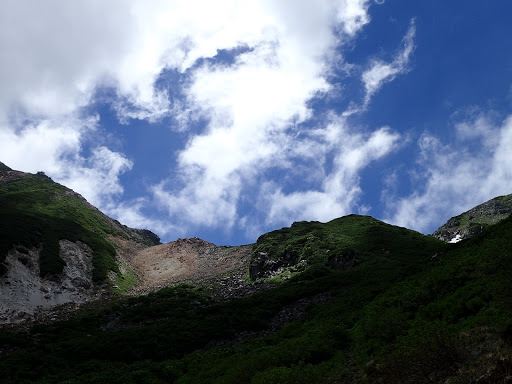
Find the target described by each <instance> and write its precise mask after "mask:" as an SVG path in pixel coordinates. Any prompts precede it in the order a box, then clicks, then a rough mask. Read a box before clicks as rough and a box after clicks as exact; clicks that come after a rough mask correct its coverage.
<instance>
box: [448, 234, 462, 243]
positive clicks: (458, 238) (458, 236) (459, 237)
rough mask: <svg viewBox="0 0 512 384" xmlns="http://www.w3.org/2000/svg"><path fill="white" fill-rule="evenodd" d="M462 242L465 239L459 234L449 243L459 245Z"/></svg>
mask: <svg viewBox="0 0 512 384" xmlns="http://www.w3.org/2000/svg"><path fill="white" fill-rule="evenodd" d="M461 240H463V239H462V236H461V235H459V234H457V235H456V236H455V237H454V238H453V239H451V240H450V241H449V243H452V244H454V243H458V242H459V241H461Z"/></svg>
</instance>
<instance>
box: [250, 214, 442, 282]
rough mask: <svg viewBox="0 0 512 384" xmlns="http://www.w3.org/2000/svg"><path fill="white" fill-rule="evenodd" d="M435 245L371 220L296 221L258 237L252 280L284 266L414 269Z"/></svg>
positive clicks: (297, 268) (292, 268)
mask: <svg viewBox="0 0 512 384" xmlns="http://www.w3.org/2000/svg"><path fill="white" fill-rule="evenodd" d="M439 246H440V244H439V241H437V240H436V239H433V238H431V237H426V236H424V235H422V234H421V233H418V232H415V231H412V230H409V229H406V228H402V227H397V226H393V225H389V224H386V223H384V222H382V221H380V220H377V219H374V218H373V217H371V216H359V215H348V216H345V217H341V218H338V219H334V220H332V221H330V222H328V223H320V222H295V223H293V224H292V226H291V227H290V228H282V229H280V230H276V231H272V232H269V233H267V234H264V235H262V236H260V237H259V238H258V240H257V242H256V245H255V247H254V250H253V262H252V263H251V277H252V278H253V279H257V278H258V277H262V276H267V275H269V272H272V270H274V271H275V270H276V266H279V267H281V269H283V268H282V267H285V268H284V273H285V274H286V273H287V272H290V271H293V272H294V271H301V270H303V269H304V268H305V267H306V266H311V265H327V266H331V267H333V268H335V269H349V268H352V267H353V266H355V265H357V264H360V263H362V262H367V261H371V262H373V263H390V262H396V263H399V264H401V265H402V266H404V265H407V266H408V268H413V269H414V268H415V267H416V266H417V265H421V264H422V263H423V262H424V261H425V260H429V259H430V257H431V256H432V255H434V254H435V253H436V251H437V250H438V249H439ZM282 273H283V272H282Z"/></svg>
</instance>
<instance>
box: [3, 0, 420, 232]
mask: <svg viewBox="0 0 512 384" xmlns="http://www.w3.org/2000/svg"><path fill="white" fill-rule="evenodd" d="M370 3H371V2H370V1H369V0H337V1H329V0H320V1H306V0H299V1H297V0H286V1H277V2H276V1H273V0H265V1H256V0H255V1H243V2H242V1H236V0H223V1H220V0H219V1H216V2H206V1H198V0H190V1H186V2H183V1H182V2H178V1H166V0H165V1H164V0H154V1H145V2H140V1H117V0H114V1H109V2H103V1H81V0H79V1H74V2H61V1H57V0H49V1H45V2H44V3H35V2H32V1H29V0H19V1H16V2H14V1H5V2H2V3H1V4H0V50H1V51H2V52H4V53H5V57H8V58H9V60H3V61H2V63H0V80H1V81H2V88H1V89H0V139H1V140H0V151H1V153H2V159H1V160H2V161H4V162H5V163H6V164H8V165H9V166H12V167H14V168H19V169H21V170H25V171H38V170H43V171H45V172H47V173H48V174H50V175H51V176H52V177H53V178H54V179H55V180H57V181H60V182H63V183H65V184H67V185H68V186H70V187H72V188H74V189H76V190H77V191H79V192H80V193H81V194H83V195H84V196H85V197H86V198H87V199H89V200H90V201H91V202H92V203H93V204H96V205H98V206H99V207H100V208H104V209H106V210H108V211H109V212H111V213H112V214H114V215H117V217H119V218H122V220H126V222H127V223H130V224H131V225H135V226H142V225H146V224H147V225H150V226H151V227H152V228H155V229H156V228H157V229H158V230H160V231H164V232H165V231H169V230H173V231H174V230H177V228H178V227H180V228H181V229H182V230H185V229H184V228H186V227H187V226H194V225H202V226H208V227H220V226H222V227H225V228H230V227H231V226H232V225H234V224H235V223H236V222H237V220H242V222H243V220H244V218H241V217H239V211H238V206H239V204H241V201H242V200H244V199H251V198H253V199H256V197H252V195H258V194H259V195H260V196H261V198H262V199H264V201H265V202H266V204H267V208H269V214H268V217H267V218H266V219H265V220H266V221H267V222H269V223H270V222H271V223H274V222H277V221H281V222H283V221H284V220H288V218H291V217H292V216H293V215H297V214H301V215H303V216H304V218H311V219H313V218H322V219H328V218H332V217H333V216H335V215H339V214H343V213H346V212H348V211H349V210H351V209H352V208H354V204H356V202H357V199H358V196H359V195H360V188H359V176H358V174H359V172H360V171H361V170H362V169H363V168H364V167H366V166H367V165H368V164H369V163H370V162H372V161H375V160H378V159H380V158H382V157H383V156H386V155H387V154H388V153H390V151H392V150H393V149H394V148H396V146H397V140H398V135H397V134H396V133H393V132H392V131H391V130H390V129H389V128H381V129H378V130H376V131H375V132H373V133H368V134H360V133H357V132H355V131H352V130H350V129H348V128H347V127H345V126H344V125H345V124H346V122H345V121H343V122H334V123H331V124H326V125H325V126H322V124H320V126H318V127H315V128H314V129H313V128H311V129H306V128H304V127H305V125H303V124H302V123H304V122H306V121H307V120H308V119H309V118H311V116H312V110H311V109H310V106H309V105H308V102H309V101H310V100H311V99H312V98H313V97H315V96H319V95H325V94H326V93H328V92H331V91H332V90H333V89H334V88H335V89H336V91H338V90H339V89H342V87H341V86H339V85H332V84H329V83H328V81H327V80H326V79H327V75H328V74H329V72H330V71H331V69H332V66H333V65H337V66H340V65H341V66H343V65H346V64H345V63H343V62H342V58H340V53H339V52H340V51H339V48H340V47H342V46H343V44H345V43H346V42H347V41H349V40H352V39H354V38H355V37H356V36H357V34H358V32H359V31H360V30H361V29H362V28H363V27H364V26H365V25H366V24H367V23H369V22H370V17H369V13H368V8H369V6H370ZM414 32H415V28H414V23H411V26H410V28H409V31H408V33H407V35H406V36H405V37H404V39H403V46H402V48H401V50H400V52H399V53H398V56H397V57H396V58H395V60H394V61H393V62H391V63H384V62H382V61H374V62H372V66H371V68H370V69H369V70H368V71H366V72H365V73H364V74H363V82H364V86H365V90H366V102H368V100H369V99H370V97H371V96H372V95H373V94H374V93H375V92H377V91H378V89H379V88H380V87H381V86H382V84H384V83H385V82H387V81H390V80H392V79H393V78H394V77H395V76H396V75H398V74H400V73H403V72H404V71H406V70H407V65H408V60H409V56H410V54H411V52H412V49H413V38H414ZM239 48H243V50H242V51H243V53H241V54H239V55H238V56H237V57H236V58H235V63H234V64H232V65H219V64H212V63H211V62H209V61H204V60H203V61H199V60H200V59H205V58H212V57H215V56H216V55H217V53H218V50H222V49H226V50H233V49H239ZM340 59H341V62H340ZM165 70H169V71H175V72H177V73H178V75H180V76H182V78H184V79H186V80H187V81H186V82H185V83H184V84H185V85H184V86H183V89H181V91H182V94H184V99H181V98H180V99H173V98H172V97H173V96H172V92H170V91H169V90H167V89H165V88H157V87H156V86H155V82H156V81H157V79H158V78H159V76H160V75H161V74H162V71H165ZM173 86H174V85H173ZM176 86H181V85H176ZM105 88H106V89H108V90H109V91H110V92H108V93H109V94H111V95H113V96H112V99H111V100H110V102H111V103H112V107H113V108H114V110H115V111H116V112H117V114H118V117H119V119H120V121H121V122H123V123H130V120H131V119H144V120H148V121H151V122H156V121H159V119H161V118H163V117H170V116H172V117H173V118H174V119H175V120H176V121H177V122H178V123H179V125H180V126H179V128H180V129H181V130H182V131H185V130H186V129H187V125H189V123H190V122H191V121H197V119H198V118H199V117H201V118H205V119H207V120H208V121H209V123H208V125H207V127H206V128H205V129H204V131H202V132H192V131H189V132H187V134H189V135H190V136H189V137H190V139H189V141H188V143H187V145H186V147H185V148H184V149H183V150H182V151H181V152H180V153H179V156H178V159H177V164H178V167H177V169H176V174H177V177H176V178H175V179H169V180H164V181H162V182H160V183H158V184H157V185H154V186H152V188H151V193H152V197H153V198H154V199H155V201H156V202H159V203H160V204H161V205H162V206H164V207H165V210H166V212H167V213H168V221H171V222H173V223H175V224H172V225H164V224H162V222H161V221H159V220H153V219H150V218H149V217H148V216H146V210H145V207H147V206H149V205H151V204H152V203H154V202H153V201H151V198H148V197H146V198H140V199H136V200H133V201H131V202H120V201H119V198H120V197H121V195H122V193H123V188H122V183H121V181H120V175H122V174H123V173H125V172H128V171H129V170H130V169H131V168H132V165H133V164H132V160H130V159H129V158H128V156H127V155H125V154H123V153H121V152H119V151H114V150H112V149H109V148H107V147H106V146H105V143H104V142H103V141H101V140H99V139H98V140H97V142H94V137H95V135H98V136H99V135H101V134H102V132H104V130H103V129H105V128H104V127H101V123H102V122H101V121H98V117H97V116H96V115H95V112H90V110H89V108H91V107H92V106H94V102H95V100H94V97H95V95H96V92H97V91H98V90H101V89H105ZM27 119H28V121H31V123H30V124H27V123H26V121H27ZM335 119H336V117H335V118H334V120H335ZM340 121H341V120H340ZM128 128H129V127H127V129H128ZM91 137H92V138H93V139H92V140H93V143H92V151H90V154H89V155H86V154H85V151H84V142H85V140H86V138H87V140H91ZM88 144H90V145H91V143H88ZM27 154H30V155H29V156H27ZM327 163H329V164H327ZM327 165H328V166H327ZM276 169H278V170H279V171H280V172H282V173H283V174H284V176H283V178H284V180H282V181H284V182H286V181H287V180H289V179H290V178H302V179H303V180H304V182H305V184H306V185H305V186H304V188H303V189H301V190H300V191H297V190H295V191H289V190H287V189H286V187H285V186H284V184H285V183H276V181H275V180H274V181H272V182H271V180H272V177H271V176H269V175H268V174H269V173H272V172H273V171H274V170H276ZM270 188H272V189H270ZM249 190H250V191H251V196H249V194H248V193H247V192H248V191H249ZM248 196H249V197H248ZM304 204H309V205H310V208H308V209H307V210H304V209H301V205H304ZM130 209H131V210H130ZM362 209H366V208H364V207H362ZM258 213H259V214H260V215H265V212H263V211H262V210H260V211H259V212H258ZM279 217H281V218H279ZM285 218H286V219H285ZM293 219H295V217H294V218H293ZM246 221H247V220H246ZM136 223H142V225H141V224H136ZM247 226H248V227H249V226H250V225H249V224H247Z"/></svg>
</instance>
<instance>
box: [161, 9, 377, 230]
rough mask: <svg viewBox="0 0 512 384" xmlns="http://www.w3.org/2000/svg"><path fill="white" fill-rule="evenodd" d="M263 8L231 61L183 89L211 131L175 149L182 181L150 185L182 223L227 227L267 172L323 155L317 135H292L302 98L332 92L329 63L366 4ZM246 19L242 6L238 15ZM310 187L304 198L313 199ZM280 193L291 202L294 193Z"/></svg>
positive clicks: (202, 70)
mask: <svg viewBox="0 0 512 384" xmlns="http://www.w3.org/2000/svg"><path fill="white" fill-rule="evenodd" d="M259 4H260V5H259V6H257V7H256V6H255V5H254V8H251V9H250V10H251V13H250V19H251V21H250V22H249V21H247V25H246V26H244V27H243V31H244V32H245V35H244V34H242V35H244V36H246V39H245V40H243V42H244V44H245V45H246V46H247V47H249V48H250V49H248V50H246V51H245V52H243V53H241V54H239V55H238V56H237V57H236V59H235V62H234V64H233V65H230V66H224V65H213V64H209V63H206V64H204V65H202V66H201V67H199V68H197V69H195V71H194V73H193V76H192V81H191V83H190V86H189V87H188V88H187V89H186V91H185V93H186V97H187V99H186V101H187V103H186V107H187V108H189V110H190V109H192V110H195V111H197V113H201V114H202V115H203V116H206V117H207V118H208V119H209V125H208V129H207V130H206V131H205V133H203V134H200V135H196V136H193V137H192V138H191V139H190V141H189V142H188V145H187V147H186V148H185V149H184V150H183V151H182V152H181V153H180V155H179V170H180V173H179V176H180V177H181V181H182V183H183V187H181V188H180V189H176V188H172V185H171V183H170V182H169V183H165V182H163V183H160V184H158V185H156V186H155V187H154V188H153V191H154V194H155V197H156V198H157V199H158V200H159V201H160V202H161V203H162V204H163V205H165V206H166V207H167V209H168V212H169V214H170V215H171V217H176V218H177V219H178V220H180V219H181V220H185V221H187V222H189V223H195V224H202V225H207V226H214V225H219V223H221V224H222V225H223V226H227V227H230V226H232V225H233V224H234V223H235V222H236V220H237V218H238V216H237V204H238V203H239V199H240V195H241V193H242V190H243V189H244V188H245V187H247V184H249V183H251V180H253V179H254V178H258V176H259V175H262V174H263V173H265V172H267V171H268V170H269V169H270V168H282V169H289V168H290V164H291V160H292V159H293V160H295V161H296V160H297V158H298V157H299V155H304V154H306V153H309V155H305V156H309V157H321V156H322V155H321V153H319V152H318V151H320V152H322V151H325V150H326V149H325V148H324V147H325V144H324V143H319V142H318V141H316V140H298V139H297V135H301V134H303V135H306V136H308V133H307V132H301V128H300V124H301V123H303V122H304V121H306V120H307V119H308V118H310V117H311V113H312V111H311V109H310V108H309V107H308V105H307V102H308V101H309V100H310V99H311V98H312V97H314V96H315V95H318V94H322V93H326V92H328V91H329V90H330V87H331V86H330V84H329V83H328V82H327V81H326V79H325V72H326V70H327V69H328V68H327V67H326V63H328V62H329V60H331V59H332V58H333V57H334V56H336V52H335V48H337V47H338V46H339V44H341V43H342V42H343V39H349V38H352V37H353V36H354V35H355V34H356V33H357V31H359V30H360V29H361V28H362V27H363V26H364V25H365V24H366V23H368V22H369V16H368V14H367V9H368V1H359V0H357V1H348V0H344V1H339V2H329V1H320V2H314V3H312V2H309V1H299V2H296V1H294V2H293V6H291V3H288V2H260V3H259ZM244 11H247V10H244ZM247 16H248V15H247V14H245V12H243V13H242V14H241V20H245V19H246V17H247ZM255 20H257V21H258V23H255ZM244 24H246V23H244ZM238 32H239V31H238ZM224 42H225V43H227V41H224ZM231 43H233V42H231ZM231 47H233V48H234V47H236V45H233V44H232V45H231ZM195 49H196V48H194V49H193V51H194V50H195ZM191 55H193V53H191ZM329 145H330V144H329ZM308 168H309V170H310V171H311V166H309V167H308ZM263 183H265V180H263ZM267 185H268V184H267ZM316 193H317V192H314V191H310V192H307V193H306V195H307V196H310V197H311V199H313V197H314V196H316ZM286 198H287V199H288V200H289V201H290V202H291V201H292V200H293V199H294V196H291V195H290V196H287V197H286ZM311 199H310V200H311ZM274 200H276V201H277V200H282V199H278V198H277V195H276V197H275V199H274ZM324 202H325V203H327V201H326V199H324ZM290 204H291V203H290ZM333 204H334V203H333ZM326 209H327V210H328V208H326ZM337 211H339V209H338V210H337ZM331 212H333V210H331Z"/></svg>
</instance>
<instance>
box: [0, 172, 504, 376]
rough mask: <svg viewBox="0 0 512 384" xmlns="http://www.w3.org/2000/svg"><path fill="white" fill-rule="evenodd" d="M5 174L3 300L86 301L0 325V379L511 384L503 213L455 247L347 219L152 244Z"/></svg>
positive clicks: (37, 182) (0, 206) (79, 202)
mask: <svg viewBox="0 0 512 384" xmlns="http://www.w3.org/2000/svg"><path fill="white" fill-rule="evenodd" d="M10 172H16V171H12V170H8V171H7V170H6V171H4V173H6V174H7V173H10ZM9 177H10V178H11V179H9V181H6V182H5V183H3V184H2V183H0V218H1V220H0V224H2V225H3V226H2V229H3V231H2V230H0V236H3V237H0V240H1V242H0V245H2V244H3V245H4V246H5V244H7V245H8V250H7V258H6V260H7V259H8V262H9V263H10V264H9V267H10V269H9V270H8V273H10V271H12V267H13V265H14V264H15V269H16V268H18V269H17V272H18V275H17V279H18V280H16V279H13V278H12V276H11V275H8V276H11V277H9V279H10V280H9V284H6V278H5V275H4V276H3V277H0V290H1V292H0V293H1V294H0V298H1V299H2V300H4V302H5V298H6V297H7V296H8V295H6V294H5V293H6V292H8V290H9V289H11V288H13V287H14V288H16V286H18V287H19V286H22V287H25V286H31V288H30V289H31V290H27V289H26V290H25V291H26V292H30V293H33V294H35V293H37V297H36V298H34V296H31V297H28V301H29V302H30V301H31V300H35V299H37V300H41V301H43V302H44V301H48V302H49V301H50V300H53V299H55V298H56V297H64V294H67V295H68V296H70V300H69V301H68V303H75V302H76V303H82V302H87V303H88V304H84V305H83V306H81V307H79V308H76V307H74V306H71V307H70V306H68V307H60V308H59V307H57V308H56V309H55V311H54V312H52V314H51V315H50V316H43V317H41V316H38V317H37V321H36V322H30V321H27V320H28V319H29V317H28V316H25V315H23V313H22V315H23V316H21V317H19V316H18V318H15V317H16V314H14V318H15V320H18V321H19V322H18V323H16V324H14V323H11V324H9V325H5V326H1V325H0V371H1V372H2V376H1V377H0V382H2V383H4V382H5V383H9V384H11V383H12V384H18V383H20V384H21V383H23V384H25V383H40V384H48V383H63V382H66V383H72V384H75V383H79V384H80V383H83V384H87V383H93V382H108V383H113V384H125V383H145V382H148V383H164V382H165V383H179V384H184V383H204V382H212V383H233V384H235V383H254V384H262V383H265V384H267V383H270V384H271V383H276V384H277V383H290V384H291V383H303V384H309V383H311V384H312V383H315V384H318V383H325V384H327V383H348V382H350V383H364V384H377V383H379V384H380V383H396V382H402V383H420V384H421V383H425V384H426V383H432V382H434V383H444V384H447V383H465V382H475V383H479V384H491V383H498V382H503V383H504V382H508V381H510V372H512V357H511V356H512V322H511V321H510V319H512V290H511V289H510V287H511V286H512V281H511V276H512V270H511V268H512V244H511V240H510V239H512V217H510V216H508V217H506V218H504V219H503V220H501V221H498V222H497V223H496V224H494V225H487V226H485V228H483V230H482V231H480V232H479V233H477V234H474V235H472V236H471V237H468V238H467V239H465V240H464V241H461V242H458V243H457V244H448V243H446V242H445V241H441V240H439V239H437V238H435V237H433V236H425V235H423V234H420V233H418V232H415V231H412V230H409V229H407V228H402V227H397V226H393V225H389V224H386V223H384V222H381V221H379V220H376V219H374V218H372V217H369V216H359V215H348V216H344V217H341V218H338V219H334V220H332V221H331V222H328V223H319V222H296V223H293V224H292V225H291V226H290V227H285V228H282V229H279V230H276V231H272V232H269V233H266V234H263V235H262V236H260V238H258V241H257V242H256V244H254V245H247V246H242V247H229V246H216V245H214V244H212V243H209V242H207V241H204V240H201V239H197V238H191V239H178V240H177V241H175V242H171V243H167V244H160V245H152V246H150V245H149V243H147V242H145V240H147V239H144V238H143V237H141V236H138V237H137V236H136V238H130V233H132V232H130V230H129V229H126V228H124V227H123V226H122V225H121V224H120V223H118V222H115V221H112V222H104V221H103V220H104V219H103V218H102V216H101V215H99V214H98V213H97V212H96V210H94V209H92V208H91V207H89V206H88V205H87V204H85V203H84V199H83V198H81V197H79V196H77V194H74V193H73V192H72V191H70V190H67V189H65V187H62V186H58V185H56V184H55V183H53V182H52V181H51V180H50V179H48V178H47V177H46V176H45V175H44V174H38V175H30V174H23V175H22V174H15V173H10V176H9ZM16 177H17V178H16ZM7 202H9V204H6V203H7ZM482 212H483V211H482ZM36 213H38V214H37V215H36ZM484 213H485V212H484ZM70 214H73V218H74V221H73V220H71V217H70V216H68V215H70ZM5 218H7V219H8V220H7V221H6V220H4V219H5ZM6 223H7V224H6ZM14 224H15V225H14ZM13 225H14V226H13ZM118 226H121V227H120V228H121V230H123V231H124V232H116V231H115V228H118ZM19 229H30V231H21V233H20V231H16V230H19ZM49 229H51V230H52V231H50V232H49V233H48V232H47V231H48V230H49ZM133 233H135V234H137V232H133ZM6 235H12V236H14V238H8V237H6ZM29 235H32V236H29ZM64 235H65V236H64ZM139 235H140V234H139ZM62 236H64V237H62ZM134 236H135V235H134ZM136 240H138V241H136ZM6 241H7V242H6ZM47 244H53V245H54V246H53V248H52V247H50V250H51V251H52V253H51V254H50V255H48V254H47V255H46V256H45V257H50V261H52V262H53V263H54V264H51V265H50V266H47V267H46V269H47V271H50V272H46V273H43V274H41V273H40V266H38V263H39V264H41V263H40V260H39V261H38V258H39V259H40V258H41V255H42V254H43V251H44V250H45V247H46V246H47ZM3 249H5V247H4V248H3ZM46 252H48V249H47V250H46ZM95 252H96V253H95ZM102 252H103V253H102ZM112 252H114V253H112ZM59 257H60V258H61V259H62V262H63V263H62V264H60V262H59ZM95 258H96V265H94V263H93V262H94V260H95ZM109 261H113V262H114V263H115V264H109ZM11 262H12V263H11ZM46 262H48V260H47V261H46ZM101 262H103V263H104V264H102V263H101ZM137 262H138V263H139V264H137ZM43 265H44V264H43ZM72 266H74V267H75V268H74V269H73V268H71V267H72ZM50 267H51V268H50ZM95 267H96V268H100V269H99V271H100V272H101V273H99V274H98V273H97V274H96V280H95V279H94V276H95V275H94V268H95ZM38 268H39V269H38ZM52 268H54V269H52ZM59 268H62V269H61V270H60V272H59ZM27 271H28V272H27ZM51 271H53V272H51ZM84 271H88V272H87V273H84ZM29 272H30V273H32V274H31V275H30V274H29ZM177 274H178V275H177ZM180 276H181V277H180ZM85 277H87V279H86V278H85ZM159 278H160V279H159ZM137 280H138V281H137ZM23 281H24V282H26V284H25V285H23V284H21V283H20V282H23ZM41 282H45V285H42V284H41ZM155 282H156V283H155ZM53 283H55V285H51V284H53ZM183 283H186V284H183ZM20 284H21V285H20ZM109 285H110V288H109ZM88 286H89V287H97V288H98V290H97V291H96V292H93V290H90V289H89V288H88ZM137 287H141V289H140V290H139V291H137V289H136V288H137ZM42 289H43V290H42ZM86 294H89V297H86V298H85V299H86V300H82V299H83V297H82V298H80V295H82V296H84V295H86ZM95 294H97V296H94V295H95ZM45 295H46V296H48V298H46V297H45ZM59 295H61V296H59ZM71 295H75V296H73V297H71ZM96 298H97V299H99V300H93V299H96ZM26 299H27V298H24V297H19V298H17V299H16V300H10V301H8V302H7V307H9V306H11V307H12V306H15V305H16V303H17V302H22V303H23V300H26ZM81 300H82V301H81ZM54 304H59V303H52V305H54ZM71 305H73V304H71ZM20 312H22V311H20ZM475 378H477V379H476V381H475Z"/></svg>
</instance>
